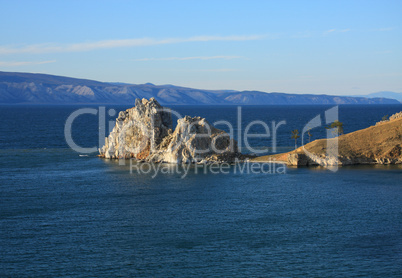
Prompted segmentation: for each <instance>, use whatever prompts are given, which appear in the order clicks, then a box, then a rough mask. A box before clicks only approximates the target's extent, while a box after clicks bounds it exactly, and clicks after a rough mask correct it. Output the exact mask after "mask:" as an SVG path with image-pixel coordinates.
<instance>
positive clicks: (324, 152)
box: [253, 112, 402, 166]
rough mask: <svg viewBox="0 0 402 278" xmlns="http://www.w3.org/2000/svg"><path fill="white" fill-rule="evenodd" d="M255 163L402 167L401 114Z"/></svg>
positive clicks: (259, 159) (261, 158) (257, 159)
mask: <svg viewBox="0 0 402 278" xmlns="http://www.w3.org/2000/svg"><path fill="white" fill-rule="evenodd" d="M335 140H336V141H335ZM253 161H259V162H264V161H278V162H283V163H286V164H287V165H290V166H313V165H321V166H342V165H356V164H402V112H399V113H396V114H394V115H392V116H391V117H389V119H388V120H386V121H381V122H378V123H377V124H376V125H375V126H371V127H368V128H366V129H362V130H357V131H355V132H351V133H348V134H344V135H341V136H339V137H337V138H331V139H319V140H315V141H313V142H311V143H308V144H306V145H304V146H302V147H299V148H297V149H296V150H294V151H291V152H287V153H281V154H275V155H268V156H261V157H258V158H255V159H253Z"/></svg>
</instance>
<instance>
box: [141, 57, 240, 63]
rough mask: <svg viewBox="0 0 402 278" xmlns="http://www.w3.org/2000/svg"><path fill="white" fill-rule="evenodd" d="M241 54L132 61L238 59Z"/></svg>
mask: <svg viewBox="0 0 402 278" xmlns="http://www.w3.org/2000/svg"><path fill="white" fill-rule="evenodd" d="M240 58H243V57H242V56H194V57H166V58H141V59H134V60H133V61H136V62H142V61H188V60H215V59H223V60H232V59H240Z"/></svg>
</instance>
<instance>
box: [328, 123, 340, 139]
mask: <svg viewBox="0 0 402 278" xmlns="http://www.w3.org/2000/svg"><path fill="white" fill-rule="evenodd" d="M327 129H334V130H333V134H334V135H335V136H338V135H342V134H343V123H342V122H340V121H338V120H336V121H335V122H333V123H332V124H330V125H329V126H328V127H327Z"/></svg>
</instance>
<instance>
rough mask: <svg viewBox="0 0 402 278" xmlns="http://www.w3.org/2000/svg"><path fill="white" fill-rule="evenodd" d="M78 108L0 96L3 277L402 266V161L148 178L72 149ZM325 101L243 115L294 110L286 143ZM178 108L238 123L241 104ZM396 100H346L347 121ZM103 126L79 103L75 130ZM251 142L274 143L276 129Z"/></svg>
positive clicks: (395, 271) (381, 271) (387, 271)
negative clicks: (69, 134) (11, 102)
mask: <svg viewBox="0 0 402 278" xmlns="http://www.w3.org/2000/svg"><path fill="white" fill-rule="evenodd" d="M78 108H79V107H37V106H35V107H32V106H31V107H18V106H15V107H10V106H9V107H5V106H3V107H0V120H1V124H0V200H1V202H0V276H2V277H3V276H4V277H20V276H26V277H43V276H45V277H60V276H78V277H90V276H93V277H111V276H122V277H127V276H133V277H141V276H142V277H155V276H157V277H189V276H201V277H206V276H227V277H232V276H237V277H238V276H241V277H278V276H283V277H296V276H299V277H305V276H313V277H334V276H338V277H345V276H348V277H350V276H362V277H366V276H371V277H397V276H400V274H401V271H402V221H401V219H402V205H401V204H402V182H401V181H402V168H401V167H400V166H354V167H344V168H341V169H340V170H339V171H338V172H336V173H334V172H331V171H328V170H325V169H321V168H297V169H296V168H287V169H285V173H275V174H269V173H265V174H263V173H250V174H246V173H239V171H237V172H236V168H235V167H234V166H232V167H231V168H230V169H229V170H228V171H229V172H230V173H228V174H213V173H211V172H207V173H201V172H196V169H194V168H191V169H190V170H189V172H188V174H187V175H186V176H185V177H184V178H182V175H181V173H166V174H158V175H156V176H155V177H154V178H153V177H152V176H153V173H152V172H150V173H149V174H138V173H135V172H134V173H130V167H129V165H128V164H126V165H125V166H121V165H119V164H118V162H117V161H105V160H102V159H99V158H97V157H96V154H95V153H94V154H89V155H88V156H80V155H79V154H78V153H76V152H74V151H72V150H70V149H69V148H68V146H67V144H66V142H65V139H64V124H65V121H66V119H67V117H68V116H69V115H70V114H71V112H72V111H74V110H76V109H78ZM110 108H112V107H107V108H106V111H108V110H109V109H110ZM113 108H114V109H116V110H118V111H119V110H122V109H125V108H127V107H113ZM328 108H330V107H329V106H309V107H306V106H294V107H283V106H282V107H274V106H267V107H262V106H261V107H243V108H242V114H243V118H242V128H243V129H244V127H245V126H246V125H247V124H248V123H249V122H251V121H252V120H255V119H258V120H262V121H264V122H267V123H269V124H270V123H271V121H273V120H275V121H281V120H286V122H287V123H286V125H283V126H281V127H280V128H279V129H278V142H277V143H278V146H279V147H280V150H286V149H289V148H291V146H292V145H293V144H294V141H292V140H291V139H290V130H292V129H295V128H298V129H299V130H300V129H302V128H303V125H304V124H305V123H306V122H308V121H309V120H310V119H311V118H313V117H314V116H316V115H317V114H322V113H324V111H325V110H326V109H328ZM175 109H177V111H179V112H180V113H182V114H183V115H184V114H188V115H192V116H195V115H200V116H203V117H207V119H208V120H209V121H210V122H214V121H217V120H228V121H230V122H233V123H234V124H235V123H236V122H237V119H236V111H237V108H236V107H212V108H208V107H175ZM401 110H402V106H341V107H340V112H339V120H340V121H342V122H343V123H344V129H345V132H346V133H347V132H351V131H354V130H357V129H360V128H364V127H368V126H370V125H373V124H375V122H377V121H379V120H380V119H381V117H382V116H383V115H386V114H389V115H391V114H393V113H395V112H398V111H401ZM113 118H115V116H113V117H110V116H107V118H106V121H109V120H112V119H113ZM235 128H236V127H235ZM98 130H99V127H98V118H97V116H93V115H87V116H85V115H84V116H80V117H79V118H77V120H76V121H75V122H74V125H73V138H74V140H75V141H76V142H77V144H79V145H81V146H84V147H92V146H95V145H97V142H98ZM251 132H261V129H260V127H258V126H256V129H254V130H253V129H251ZM235 136H237V135H236V134H235ZM313 136H314V137H315V138H314V137H313V139H316V138H321V137H323V136H325V129H324V128H322V129H320V128H318V129H316V130H313ZM254 145H255V146H256V147H265V146H268V147H270V146H271V139H269V138H268V139H261V138H258V140H257V139H256V140H254V141H253V146H254ZM272 167H274V166H272Z"/></svg>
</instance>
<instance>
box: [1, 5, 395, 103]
mask: <svg viewBox="0 0 402 278" xmlns="http://www.w3.org/2000/svg"><path fill="white" fill-rule="evenodd" d="M0 7H1V8H0V26H1V28H0V71H12V72H34V73H47V74H54V75H62V76H69V77H76V78H85V79H93V80H98V81H105V82H125V83H132V84H142V83H147V82H150V83H153V84H157V85H162V84H173V85H178V86H186V87H192V88H198V89H211V90H213V89H216V90H221V89H227V90H259V91H265V92H285V93H304V94H306V93H309V94H336V95H359V94H368V93H372V92H378V91H394V92H402V1H400V0H394V1H387V0H381V1H370V0H365V1H353V0H349V1H329V0H328V1H326V0H322V1H318V0H316V1H302V0H300V1H286V0H284V1H278V0H275V1H269V0H267V1H263V0H261V1H256V0H254V1H253V0H250V1H235V0H231V1H224V0H221V1H218V0H215V1H208V0H203V1H195V0H187V1H175V0H169V1H162V0H161V1H152V0H148V1H143V0H142V1H128V0H115V1H101V0H97V1H85V0H81V1H75V0H70V1H54V0H52V1H40V0H36V1H31V0H30V1H21V0H15V1H9V0H0Z"/></svg>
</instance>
